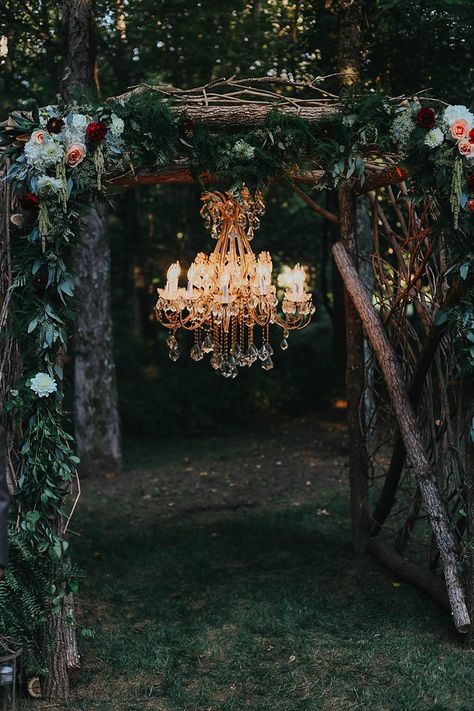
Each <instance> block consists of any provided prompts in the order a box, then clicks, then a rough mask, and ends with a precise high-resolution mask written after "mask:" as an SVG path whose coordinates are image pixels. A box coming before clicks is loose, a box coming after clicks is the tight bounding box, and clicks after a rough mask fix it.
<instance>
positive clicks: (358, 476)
mask: <svg viewBox="0 0 474 711" xmlns="http://www.w3.org/2000/svg"><path fill="white" fill-rule="evenodd" d="M339 225H340V234H341V239H342V240H343V242H344V244H345V247H346V249H347V251H348V252H349V253H350V254H351V257H352V259H353V260H357V220H356V197H355V195H354V192H353V190H352V187H351V185H350V183H349V182H348V181H346V180H344V181H342V183H341V185H340V187H339ZM344 304H345V322H346V354H347V355H346V398H347V423H348V428H349V483H350V489H351V520H352V544H353V547H354V550H355V552H356V553H364V552H365V551H366V549H367V543H368V540H369V486H368V484H369V480H368V461H367V451H366V447H365V438H364V433H363V431H362V422H363V421H364V417H363V416H361V410H363V407H364V393H365V366H364V333H363V329H362V322H361V320H360V318H359V314H358V313H357V310H356V308H355V307H354V304H353V301H352V299H351V298H350V295H349V293H348V291H347V289H346V290H345V297H344Z"/></svg>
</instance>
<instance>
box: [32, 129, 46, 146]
mask: <svg viewBox="0 0 474 711" xmlns="http://www.w3.org/2000/svg"><path fill="white" fill-rule="evenodd" d="M31 140H32V141H34V142H35V143H44V131H42V130H41V129H38V130H37V131H33V133H32V134H31Z"/></svg>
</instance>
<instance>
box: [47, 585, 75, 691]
mask: <svg viewBox="0 0 474 711" xmlns="http://www.w3.org/2000/svg"><path fill="white" fill-rule="evenodd" d="M66 600H67V598H64V600H63V602H62V604H61V611H60V612H59V614H57V615H53V614H52V613H50V615H49V621H48V639H47V640H45V649H46V652H47V656H46V665H47V668H48V674H47V676H46V677H45V679H44V688H43V695H44V697H45V699H46V700H47V701H54V702H58V703H63V702H66V701H67V699H68V696H69V672H68V664H67V662H68V647H69V645H70V642H71V640H70V632H68V628H69V627H70V623H68V620H67V619H66V614H67V605H66ZM73 630H74V628H73ZM74 646H75V631H74Z"/></svg>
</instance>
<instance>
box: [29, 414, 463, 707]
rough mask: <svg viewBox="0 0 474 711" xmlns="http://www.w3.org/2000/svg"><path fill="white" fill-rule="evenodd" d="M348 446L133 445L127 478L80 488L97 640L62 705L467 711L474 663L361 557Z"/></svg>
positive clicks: (307, 438) (258, 441) (257, 436)
mask: <svg viewBox="0 0 474 711" xmlns="http://www.w3.org/2000/svg"><path fill="white" fill-rule="evenodd" d="M345 449H346V434H345V429H344V427H343V425H342V424H341V423H339V422H338V421H337V420H335V421H331V420H329V421H326V420H319V421H313V420H306V421H301V420H300V421H298V422H289V423H288V422H287V423H277V424H272V426H271V428H270V426H269V427H268V428H267V429H266V430H262V431H258V430H257V431H253V432H250V433H249V432H247V433H246V434H245V436H244V435H240V436H239V435H238V434H234V435H229V436H227V437H224V438H209V439H208V440H203V439H199V440H196V441H195V442H193V441H192V440H190V441H188V442H179V441H177V442H175V443H168V444H166V445H164V446H163V447H161V446H160V445H159V443H158V444H157V443H155V444H154V445H149V446H148V447H147V448H146V452H145V454H143V447H140V448H139V447H138V446H137V445H135V446H134V448H133V449H131V448H129V450H128V463H127V467H126V470H125V471H124V473H123V474H121V475H120V476H119V477H117V478H114V477H113V476H111V477H109V478H108V479H104V480H101V481H99V482H93V483H90V484H89V483H88V482H85V483H84V488H85V489H86V492H87V493H86V494H85V495H84V499H83V501H82V505H81V507H80V512H79V514H78V516H77V518H76V519H75V522H74V523H75V525H74V526H73V527H74V528H75V530H76V532H78V533H80V536H78V537H77V540H76V542H75V548H76V557H77V558H78V559H79V562H80V564H81V565H82V566H83V567H84V568H85V569H86V570H87V577H86V580H85V582H84V585H83V588H82V591H81V595H80V597H79V601H78V616H79V621H80V623H81V624H83V625H84V626H86V627H93V628H94V630H95V635H94V637H93V639H91V640H83V641H82V642H81V648H82V661H83V671H82V674H81V676H80V678H79V679H78V681H77V682H76V683H75V686H74V689H73V693H72V697H71V701H70V704H69V706H68V707H67V708H69V709H77V711H79V710H83V711H93V710H94V711H116V710H117V711H118V710H119V709H120V710H123V711H135V710H136V711H142V710H143V711H147V710H148V709H153V710H156V711H188V710H189V711H211V710H212V711H243V710H244V709H253V710H255V711H267V710H268V711H355V710H356V709H357V710H359V709H360V710H363V711H454V710H459V711H460V710H461V709H462V710H464V711H472V709H474V686H473V684H472V680H473V663H474V653H473V652H471V651H466V650H464V649H463V648H462V644H461V642H460V640H459V638H457V637H456V634H455V633H454V631H453V629H452V626H451V624H450V620H449V618H448V616H447V615H446V614H445V613H443V612H442V611H441V610H440V609H438V608H437V607H436V606H435V605H434V604H433V603H432V602H431V601H430V600H429V599H428V598H427V597H425V596H424V595H423V594H422V593H419V592H418V591H416V590H414V589H412V588H410V587H409V586H408V585H405V584H399V582H398V581H395V580H393V578H392V577H391V576H390V575H389V574H387V573H386V572H384V571H383V570H382V569H381V568H379V567H378V565H377V564H376V563H374V562H373V561H372V560H371V559H368V558H367V559H362V560H357V559H356V558H354V556H353V554H352V551H351V546H350V530H349V520H348V497H347V483H346V479H347V469H346V463H345V456H346V454H345ZM137 457H139V458H138V459H137ZM132 463H133V466H131V465H132ZM31 707H32V708H34V706H31ZM28 708H30V706H28ZM36 708H38V707H36ZM50 708H51V707H50Z"/></svg>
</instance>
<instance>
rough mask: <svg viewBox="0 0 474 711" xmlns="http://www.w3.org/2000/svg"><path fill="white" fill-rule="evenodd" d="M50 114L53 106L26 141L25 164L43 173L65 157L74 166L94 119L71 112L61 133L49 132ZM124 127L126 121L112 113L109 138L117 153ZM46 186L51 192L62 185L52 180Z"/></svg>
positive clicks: (81, 156) (44, 185)
mask: <svg viewBox="0 0 474 711" xmlns="http://www.w3.org/2000/svg"><path fill="white" fill-rule="evenodd" d="M48 116H49V118H52V117H53V116H54V115H53V110H52V108H51V107H48V108H47V110H45V111H43V112H42V114H41V119H40V123H41V126H42V128H40V129H38V130H36V131H33V133H32V134H31V137H30V139H29V141H28V142H27V143H26V144H25V152H24V155H25V160H26V163H27V164H28V165H29V166H30V167H32V168H34V169H35V170H36V171H37V172H38V173H40V174H44V173H45V172H46V171H47V169H48V168H52V167H54V166H56V165H57V164H58V163H59V162H60V161H61V160H63V158H65V160H66V163H67V165H68V166H69V167H70V168H75V167H76V166H77V165H79V163H81V162H82V160H83V159H84V157H85V156H86V154H87V149H86V132H87V126H88V124H89V123H90V122H91V121H92V118H91V117H90V116H86V115H85V114H80V113H73V112H71V113H70V114H68V116H66V117H65V121H64V126H62V128H61V129H60V130H59V132H58V133H49V132H48V130H47V125H48ZM123 130H124V122H123V120H122V119H121V118H120V117H119V116H117V114H115V113H113V114H112V115H111V124H110V129H109V133H108V139H109V141H110V143H111V144H113V145H114V148H113V150H114V152H118V153H120V152H121V150H120V137H121V135H122V133H123ZM43 188H44V193H48V194H51V193H52V192H54V191H56V190H59V186H57V185H55V184H54V183H51V182H48V183H43Z"/></svg>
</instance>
